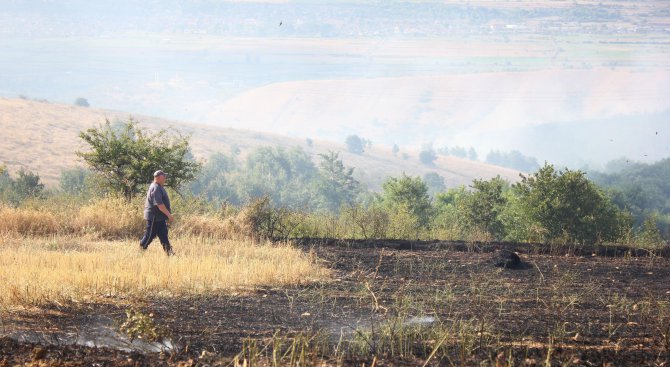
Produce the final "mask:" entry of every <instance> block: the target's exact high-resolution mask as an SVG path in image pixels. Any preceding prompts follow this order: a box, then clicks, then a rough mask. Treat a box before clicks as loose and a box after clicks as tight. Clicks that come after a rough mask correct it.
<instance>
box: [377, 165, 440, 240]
mask: <svg viewBox="0 0 670 367" xmlns="http://www.w3.org/2000/svg"><path fill="white" fill-rule="evenodd" d="M382 187H383V190H384V191H383V193H382V196H381V198H382V202H383V203H384V204H385V206H386V207H387V208H388V209H390V210H392V211H396V210H398V211H402V212H406V213H408V214H409V215H411V216H412V217H414V218H416V222H417V224H418V225H419V226H420V227H425V226H427V225H428V223H429V222H430V216H431V211H432V206H431V203H430V196H428V187H427V186H426V184H425V183H424V182H423V180H421V178H420V177H409V176H407V175H406V174H404V173H403V174H402V176H400V177H397V178H396V177H392V178H389V179H388V180H386V182H384V184H383V186H382Z"/></svg>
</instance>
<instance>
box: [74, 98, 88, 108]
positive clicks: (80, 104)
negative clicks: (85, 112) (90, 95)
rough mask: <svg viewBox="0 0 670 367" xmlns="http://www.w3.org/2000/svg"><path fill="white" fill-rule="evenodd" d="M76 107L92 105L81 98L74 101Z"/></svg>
mask: <svg viewBox="0 0 670 367" xmlns="http://www.w3.org/2000/svg"><path fill="white" fill-rule="evenodd" d="M74 104H75V106H79V107H90V106H91V105H90V104H89V103H88V101H87V100H86V98H82V97H79V98H77V99H76V100H75V101H74Z"/></svg>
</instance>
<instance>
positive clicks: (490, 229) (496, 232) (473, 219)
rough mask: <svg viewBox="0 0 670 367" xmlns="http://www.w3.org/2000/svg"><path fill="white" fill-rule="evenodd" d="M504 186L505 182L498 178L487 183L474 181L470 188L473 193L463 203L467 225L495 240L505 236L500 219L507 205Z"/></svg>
mask: <svg viewBox="0 0 670 367" xmlns="http://www.w3.org/2000/svg"><path fill="white" fill-rule="evenodd" d="M505 186H507V182H505V181H504V180H503V179H502V178H500V176H497V177H494V178H492V179H490V180H488V181H486V180H474V181H472V185H471V186H470V187H472V189H473V191H472V192H471V193H470V194H469V195H468V196H467V199H466V200H465V201H464V204H465V213H464V214H465V215H466V217H467V219H468V221H469V223H470V224H472V225H473V226H474V227H476V228H478V229H479V230H482V231H484V232H486V233H488V234H489V235H490V236H492V237H493V238H496V239H502V238H503V237H504V236H505V227H504V225H503V222H502V220H501V218H500V214H501V213H502V211H503V210H504V208H505V205H506V203H507V200H506V199H505V197H504V196H503V190H504V189H505Z"/></svg>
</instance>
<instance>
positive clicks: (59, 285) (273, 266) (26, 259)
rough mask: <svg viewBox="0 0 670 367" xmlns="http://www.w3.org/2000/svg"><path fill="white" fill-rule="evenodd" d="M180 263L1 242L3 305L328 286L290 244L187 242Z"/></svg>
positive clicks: (116, 250)
mask: <svg viewBox="0 0 670 367" xmlns="http://www.w3.org/2000/svg"><path fill="white" fill-rule="evenodd" d="M172 242H173V247H174V249H175V251H176V252H177V256H174V257H167V256H166V255H165V254H164V253H163V251H162V248H161V246H160V243H158V241H157V240H156V241H155V242H154V243H152V244H151V246H150V247H149V250H147V251H146V252H142V251H141V250H140V249H139V245H138V241H99V240H98V241H90V240H86V239H84V238H79V237H68V236H65V237H44V238H29V237H8V236H3V237H2V238H0V306H4V307H11V306H16V305H43V304H46V303H67V302H87V301H92V300H95V299H98V298H100V297H114V298H117V299H118V298H120V299H123V298H131V299H136V298H139V297H152V296H184V295H194V294H205V293H210V292H220V291H224V292H232V291H240V290H245V289H246V290H249V289H252V288H253V287H257V286H288V285H297V284H301V283H305V282H310V281H314V280H317V279H322V278H324V277H325V275H326V271H325V270H323V269H321V268H320V267H319V266H318V265H317V264H316V263H315V260H314V258H313V257H311V256H310V255H309V254H305V253H303V252H301V251H300V250H298V249H296V248H293V247H291V246H289V245H286V244H280V245H275V244H272V243H262V244H254V243H252V242H251V241H244V240H218V239H213V238H206V237H181V238H177V239H174V240H172Z"/></svg>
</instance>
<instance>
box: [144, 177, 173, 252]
mask: <svg viewBox="0 0 670 367" xmlns="http://www.w3.org/2000/svg"><path fill="white" fill-rule="evenodd" d="M165 180H167V173H165V172H163V171H161V170H158V171H156V172H154V182H152V183H151V185H150V186H149V190H147V198H146V200H145V201H144V219H146V220H147V230H146V231H145V232H144V237H142V240H140V247H141V248H142V250H146V249H147V247H149V244H150V243H151V241H153V239H154V238H156V236H158V238H159V239H160V241H161V245H163V250H165V253H166V254H167V255H168V256H170V255H174V251H172V246H171V245H170V240H168V226H167V225H168V224H171V223H172V220H173V217H172V214H171V213H170V198H169V197H168V193H167V191H165V188H164V187H163V185H165ZM166 221H167V222H166Z"/></svg>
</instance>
